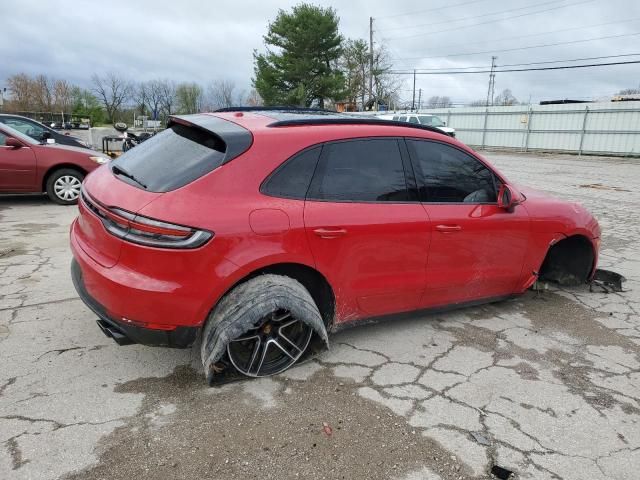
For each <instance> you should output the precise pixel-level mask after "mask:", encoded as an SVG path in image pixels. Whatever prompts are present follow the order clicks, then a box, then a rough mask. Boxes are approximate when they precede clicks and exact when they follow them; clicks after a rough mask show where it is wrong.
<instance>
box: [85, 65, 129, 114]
mask: <svg viewBox="0 0 640 480" xmlns="http://www.w3.org/2000/svg"><path fill="white" fill-rule="evenodd" d="M91 81H92V83H93V91H94V92H95V94H96V95H97V96H98V98H99V99H100V101H101V102H102V103H103V105H104V109H105V110H106V112H107V120H108V121H109V122H114V121H115V117H116V115H117V114H118V111H119V110H120V107H121V106H122V104H123V103H125V102H126V101H127V100H129V98H130V96H131V92H132V85H131V82H129V81H128V80H126V79H125V78H123V77H121V76H119V75H117V74H115V73H112V72H110V73H107V74H106V75H104V76H103V77H100V76H98V75H97V74H94V75H93V76H92V77H91Z"/></svg>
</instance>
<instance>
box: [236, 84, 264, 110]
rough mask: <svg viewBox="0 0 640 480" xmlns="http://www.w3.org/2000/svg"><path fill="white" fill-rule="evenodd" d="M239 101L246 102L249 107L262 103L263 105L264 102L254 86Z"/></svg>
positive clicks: (259, 105)
mask: <svg viewBox="0 0 640 480" xmlns="http://www.w3.org/2000/svg"><path fill="white" fill-rule="evenodd" d="M241 103H242V104H246V105H248V106H249V107H261V106H262V105H264V102H263V100H262V98H261V97H260V94H259V93H258V91H257V90H256V89H255V88H252V89H251V91H250V92H249V94H248V95H247V96H246V98H245V99H244V102H241Z"/></svg>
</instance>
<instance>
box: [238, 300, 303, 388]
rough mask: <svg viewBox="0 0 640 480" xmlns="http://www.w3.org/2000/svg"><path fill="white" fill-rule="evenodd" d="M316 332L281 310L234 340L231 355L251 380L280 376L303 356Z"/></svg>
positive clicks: (241, 370)
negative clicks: (253, 378)
mask: <svg viewBox="0 0 640 480" xmlns="http://www.w3.org/2000/svg"><path fill="white" fill-rule="evenodd" d="M312 334H313V330H312V329H311V327H310V326H309V325H307V324H306V323H304V322H302V321H300V320H298V319H296V318H295V317H294V316H293V315H292V314H291V312H289V311H288V310H284V309H279V310H277V311H275V312H272V313H271V314H269V315H267V317H265V318H263V319H262V322H261V323H260V325H259V326H258V327H254V328H252V329H251V330H249V331H248V332H247V333H245V334H244V335H242V336H240V337H238V338H236V339H234V340H231V341H230V342H229V344H228V345H227V354H228V356H229V360H230V361H231V363H232V364H233V366H234V367H235V368H236V369H237V370H238V371H239V372H240V373H242V374H244V375H246V376H248V377H267V376H269V375H275V374H277V373H280V372H282V371H284V370H286V369H287V368H289V367H290V366H292V365H293V364H294V363H296V362H297V361H298V359H299V358H300V357H301V356H302V354H303V353H304V351H305V350H306V348H307V346H308V345H309V341H310V340H311V336H312Z"/></svg>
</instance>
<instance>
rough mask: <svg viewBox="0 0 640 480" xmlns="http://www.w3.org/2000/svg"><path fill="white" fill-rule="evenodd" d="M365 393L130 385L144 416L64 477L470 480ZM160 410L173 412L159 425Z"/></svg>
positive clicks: (320, 376)
mask: <svg viewBox="0 0 640 480" xmlns="http://www.w3.org/2000/svg"><path fill="white" fill-rule="evenodd" d="M359 386H360V385H357V384H354V383H349V382H340V381H339V380H338V379H336V378H335V377H334V376H333V375H332V374H331V373H330V371H329V369H322V370H320V371H318V372H317V373H316V374H315V375H314V376H313V380H312V381H293V380H289V379H286V378H284V377H282V376H279V377H275V378H268V379H258V380H247V381H242V382H236V383H233V384H228V385H225V386H222V387H217V388H215V387H214V388H209V387H207V386H206V385H205V381H204V378H203V377H202V375H201V373H199V372H196V371H195V370H192V369H191V368H189V367H179V368H177V369H176V371H175V372H174V373H173V374H172V375H169V376H168V377H165V378H144V379H139V380H134V381H131V382H127V383H124V384H122V385H120V386H118V387H117V388H116V392H121V393H124V392H126V393H143V394H145V400H144V402H143V407H142V409H141V411H140V412H139V414H138V415H136V416H135V417H133V418H131V419H130V421H129V423H128V424H127V425H126V426H124V427H121V428H118V429H116V430H115V431H114V432H113V433H112V434H110V435H108V436H107V437H105V438H104V439H103V440H102V441H101V442H100V445H99V447H98V449H97V452H101V454H100V459H99V463H98V464H97V465H96V466H95V467H93V468H90V469H88V470H85V471H82V472H78V473H76V474H74V475H71V476H68V477H67V479H68V480H71V479H73V480H81V479H82V480H86V479H99V478H100V479H102V478H109V479H110V480H117V479H130V478H139V477H143V478H150V479H163V480H164V479H170V478H176V479H178V478H225V479H235V478H238V479H246V478H278V479H285V478H367V479H388V478H393V477H396V476H397V477H402V474H403V472H409V471H414V470H416V469H418V468H422V467H423V466H428V467H429V468H430V469H431V470H433V471H434V472H438V474H439V475H440V476H441V477H442V479H444V480H447V479H459V478H462V479H467V478H470V477H468V476H467V475H466V473H465V468H466V467H464V466H463V465H462V464H461V463H460V462H459V461H457V460H453V459H452V455H451V453H450V452H448V451H446V450H444V449H442V447H440V446H439V444H437V443H436V442H434V441H432V440H430V439H428V438H426V437H424V436H422V435H421V434H420V432H419V431H416V430H415V429H413V428H412V427H410V426H409V425H407V423H406V420H405V419H404V418H403V417H399V416H396V415H394V414H392V413H390V411H389V410H388V409H386V408H385V407H383V406H381V405H379V404H377V403H374V402H371V401H369V400H366V399H364V398H362V397H360V396H358V395H357V394H356V389H357V387H359ZM256 390H258V391H260V392H262V393H260V394H257V393H256ZM262 395H266V396H272V398H271V399H265V398H260V397H261V396H262ZM167 405H170V406H171V407H170V408H168V407H167ZM174 406H175V408H174ZM163 410H165V411H170V412H172V413H169V414H168V416H167V421H166V422H158V421H157V417H158V415H161V413H162V411H163ZM174 410H175V411H174ZM150 419H153V420H150ZM327 427H329V428H327Z"/></svg>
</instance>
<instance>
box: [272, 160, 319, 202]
mask: <svg viewBox="0 0 640 480" xmlns="http://www.w3.org/2000/svg"><path fill="white" fill-rule="evenodd" d="M321 150H322V149H321V148H320V147H315V148H311V149H309V150H305V151H304V152H301V153H299V154H297V155H296V156H294V157H293V158H291V159H290V160H287V161H286V162H285V163H284V164H283V165H282V166H281V167H280V168H278V169H277V170H276V171H275V172H274V173H273V174H272V175H271V177H270V178H269V179H267V181H266V183H265V184H264V186H263V188H262V191H263V193H266V194H267V195H273V196H274V197H284V198H300V199H304V198H305V196H306V195H307V190H309V184H310V183H311V178H312V177H313V171H314V170H315V169H316V164H317V163H318V156H319V155H320V151H321Z"/></svg>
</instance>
